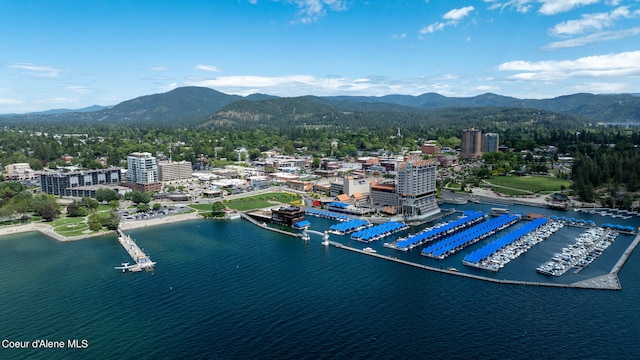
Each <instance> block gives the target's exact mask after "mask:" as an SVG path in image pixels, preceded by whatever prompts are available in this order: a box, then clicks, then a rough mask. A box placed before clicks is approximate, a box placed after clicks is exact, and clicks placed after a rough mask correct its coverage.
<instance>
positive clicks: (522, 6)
mask: <svg viewBox="0 0 640 360" xmlns="http://www.w3.org/2000/svg"><path fill="white" fill-rule="evenodd" d="M484 2H485V3H489V4H491V5H489V10H495V9H500V11H502V10H504V9H506V8H515V9H516V11H517V12H519V13H523V14H526V13H528V12H529V10H531V8H532V7H533V5H531V3H532V2H533V1H532V0H511V1H506V2H502V1H496V0H484Z"/></svg>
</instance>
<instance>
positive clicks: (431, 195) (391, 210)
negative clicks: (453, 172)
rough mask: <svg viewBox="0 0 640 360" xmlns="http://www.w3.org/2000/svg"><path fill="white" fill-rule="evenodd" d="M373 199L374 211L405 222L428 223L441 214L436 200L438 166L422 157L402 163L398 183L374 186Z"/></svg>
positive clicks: (370, 193) (399, 167) (371, 193)
mask: <svg viewBox="0 0 640 360" xmlns="http://www.w3.org/2000/svg"><path fill="white" fill-rule="evenodd" d="M369 199H370V201H371V204H372V205H373V207H374V208H377V209H382V210H383V211H384V212H385V213H388V214H394V215H395V214H398V215H402V216H403V217H404V218H405V220H417V219H424V218H427V217H429V216H431V215H434V214H437V213H439V212H440V208H439V207H438V202H437V199H436V162H435V161H434V160H423V159H420V158H419V157H412V158H409V159H408V160H407V161H406V162H403V163H400V165H399V166H398V173H397V176H396V181H395V183H391V182H388V181H382V182H379V183H375V184H371V190H370V192H369Z"/></svg>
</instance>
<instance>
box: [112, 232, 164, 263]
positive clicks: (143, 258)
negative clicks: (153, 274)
mask: <svg viewBox="0 0 640 360" xmlns="http://www.w3.org/2000/svg"><path fill="white" fill-rule="evenodd" d="M118 242H119V243H120V245H122V247H123V248H124V249H125V250H126V251H127V254H129V256H130V257H131V259H132V260H133V261H134V262H135V263H134V264H133V265H129V264H128V263H123V264H122V266H117V267H116V269H118V270H122V271H133V272H137V271H141V270H142V269H146V270H151V269H153V266H154V265H155V264H156V263H155V262H153V261H151V258H149V256H148V255H147V254H145V253H144V251H142V249H140V247H139V246H138V244H136V242H135V241H133V239H132V238H131V236H129V235H126V234H125V233H124V232H123V231H122V230H120V229H118Z"/></svg>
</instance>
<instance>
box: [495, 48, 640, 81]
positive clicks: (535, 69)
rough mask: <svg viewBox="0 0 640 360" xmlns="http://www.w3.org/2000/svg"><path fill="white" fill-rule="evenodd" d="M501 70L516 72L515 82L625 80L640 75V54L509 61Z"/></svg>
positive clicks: (502, 65)
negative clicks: (576, 79) (604, 78)
mask: <svg viewBox="0 0 640 360" xmlns="http://www.w3.org/2000/svg"><path fill="white" fill-rule="evenodd" d="M498 70H499V71H510V72H516V74H514V75H511V76H510V77H509V78H510V79H512V80H535V81H560V80H566V79H569V78H599V77H608V78H623V77H627V76H638V75H640V51H630V52H622V53H616V54H607V55H595V56H587V57H582V58H578V59H575V60H547V61H538V62H529V61H521V60H518V61H509V62H506V63H503V64H500V65H499V66H498Z"/></svg>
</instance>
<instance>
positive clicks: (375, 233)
mask: <svg viewBox="0 0 640 360" xmlns="http://www.w3.org/2000/svg"><path fill="white" fill-rule="evenodd" d="M475 207H478V205H476V206H475ZM505 209H506V208H505ZM508 210H509V212H507V213H505V214H501V215H498V216H496V217H493V218H490V219H489V220H487V219H488V217H487V215H486V214H485V213H483V212H482V211H476V210H463V211H455V210H454V209H444V211H447V212H449V213H451V214H453V213H455V212H460V213H461V214H462V215H461V216H459V217H458V218H456V219H454V220H450V221H448V222H446V223H439V224H436V225H433V226H431V227H427V228H424V229H423V230H422V231H420V232H418V233H417V234H415V235H410V236H406V237H400V238H397V239H396V240H391V241H389V242H387V243H384V244H382V246H380V247H378V246H367V247H365V248H363V249H358V248H354V247H352V246H351V245H350V244H347V243H344V242H341V241H335V240H329V236H330V235H340V233H339V232H335V231H332V230H330V229H331V228H332V227H333V229H334V230H335V229H336V227H335V225H343V224H345V223H348V222H350V221H352V220H351V219H349V220H347V221H346V222H344V223H338V224H330V223H329V222H330V221H340V220H337V219H332V218H331V216H322V217H319V219H318V220H316V221H319V222H320V223H322V224H325V225H324V226H321V228H325V229H327V230H324V231H316V230H312V229H311V227H315V226H316V223H315V221H314V222H311V223H310V227H309V228H306V229H305V230H304V232H303V233H301V234H300V233H287V232H283V231H278V232H282V233H283V234H284V233H286V234H287V235H290V236H294V237H302V238H303V239H304V240H305V242H310V239H311V237H310V236H309V235H310V234H317V235H319V236H322V239H323V240H322V242H321V244H322V245H331V246H333V247H336V248H340V249H346V250H351V251H355V252H359V253H363V254H367V255H371V256H375V257H379V258H384V259H386V260H390V261H394V262H398V263H402V264H407V265H411V266H414V267H418V268H422V269H426V270H431V271H436V272H442V273H447V274H453V275H459V276H463V277H468V278H474V279H478V280H483V281H489V282H495V283H502V284H513V285H532V286H550V287H569V288H588V289H608V290H620V289H621V285H620V283H619V281H618V278H617V272H618V271H619V270H620V268H621V267H622V264H623V263H624V261H625V259H626V258H627V257H628V256H629V255H630V254H631V252H632V251H633V249H634V248H635V247H636V246H637V244H638V242H640V240H638V237H636V238H635V240H634V241H633V242H631V243H630V244H628V248H627V249H626V251H625V252H624V255H622V254H621V256H622V257H621V258H619V259H616V260H617V261H618V262H617V264H616V267H615V268H614V269H613V270H608V271H607V272H606V273H602V272H601V270H598V271H596V272H595V273H594V272H593V271H590V272H589V274H592V273H594V276H589V275H587V276H586V277H585V276H582V274H580V275H578V272H580V271H582V270H583V269H586V268H587V267H588V266H589V265H590V262H592V261H593V260H595V257H593V258H585V259H584V260H585V261H587V262H589V263H587V262H585V261H583V262H578V263H577V264H576V265H575V266H574V267H573V268H574V269H575V270H576V271H574V275H570V276H575V277H576V278H575V280H573V281H572V280H571V278H568V277H562V279H563V280H561V281H560V282H557V281H545V280H543V279H539V280H519V279H508V278H496V277H493V276H491V275H486V276H485V275H482V274H480V273H476V272H471V273H470V272H469V271H462V270H458V268H456V267H455V266H452V265H454V263H455V262H456V261H461V262H463V264H464V265H466V267H468V268H471V269H478V270H489V273H492V274H493V273H497V271H498V270H501V269H502V268H503V267H504V266H505V265H506V264H508V263H509V262H512V261H513V260H515V259H516V258H518V257H519V256H520V255H522V254H524V253H526V252H527V251H529V249H532V248H533V247H534V245H536V244H539V243H542V242H543V241H544V240H546V239H547V238H549V237H551V236H552V235H553V234H555V233H556V232H559V230H561V229H563V228H564V227H567V226H568V229H580V228H585V229H587V230H590V229H599V230H598V231H612V232H614V233H616V232H615V231H613V230H611V229H609V228H607V229H605V228H602V227H599V226H598V225H596V223H595V222H594V221H592V220H589V219H574V218H565V217H558V216H555V215H549V216H548V217H544V216H543V215H539V214H528V215H526V216H525V214H524V212H523V211H522V210H520V211H514V209H508ZM552 214H554V213H553V212H552ZM362 221H364V220H362ZM473 222H475V223H474V224H473V225H470V223H473ZM328 223H329V224H328ZM392 223H394V222H393V221H388V222H386V223H383V224H382V225H384V226H385V227H382V226H381V225H377V226H373V227H367V228H365V229H363V230H359V231H356V232H354V233H353V234H354V235H356V234H358V232H360V231H363V232H366V234H367V236H368V237H365V238H363V239H369V240H356V239H354V238H353V237H352V238H351V239H352V240H356V241H359V242H364V243H372V242H373V241H375V240H378V239H381V238H384V237H387V236H392V235H394V234H395V233H397V232H399V231H402V230H404V229H406V228H408V226H406V225H404V224H402V223H398V224H394V225H396V226H398V228H399V229H400V230H396V231H395V232H394V231H389V230H390V229H391V228H393V225H390V224H392ZM355 224H356V223H355V222H353V223H351V224H350V225H349V226H346V227H345V229H346V228H350V227H351V226H353V225H355ZM465 224H466V225H465ZM446 225H448V226H451V225H453V226H451V228H449V229H448V230H451V229H454V228H457V227H458V226H460V225H465V226H462V227H461V228H458V230H457V231H454V232H453V233H452V232H448V231H444V233H446V235H442V237H441V238H444V240H442V241H440V243H441V244H440V245H439V247H440V248H441V249H440V250H438V251H443V249H447V250H446V251H444V252H442V253H441V254H442V255H440V256H439V257H438V256H428V255H426V256H425V254H424V251H425V250H426V249H430V248H432V247H433V246H436V245H438V244H433V245H431V246H429V247H426V248H425V249H423V250H422V251H421V252H420V253H418V254H416V255H423V256H424V257H426V258H427V259H428V258H433V259H434V260H437V261H443V262H442V264H443V265H436V264H433V265H430V264H425V263H422V262H421V261H416V260H417V259H415V258H413V255H411V256H409V258H413V260H409V259H402V258H400V257H399V256H398V255H396V256H390V255H388V254H385V252H382V253H381V251H380V248H389V249H393V250H402V249H401V248H399V247H398V246H397V244H398V243H400V244H403V242H402V241H405V240H407V239H410V241H409V242H408V243H411V241H414V242H415V243H414V245H413V246H411V247H407V250H402V251H403V252H402V253H401V254H404V253H409V251H408V250H411V249H413V248H415V247H418V246H420V245H424V244H426V243H427V242H422V243H419V242H420V240H417V241H416V240H415V239H420V238H414V237H415V236H416V235H418V234H422V233H428V232H429V231H437V229H440V228H443V227H444V226H446ZM516 225H517V226H516ZM607 225H611V224H607ZM261 227H263V228H264V226H261ZM387 227H388V228H387ZM510 227H514V230H512V231H510V232H508V233H507V234H505V235H502V236H501V237H500V238H495V237H496V236H497V235H499V234H501V232H502V231H503V230H505V229H508V228H510ZM614 227H617V228H619V229H625V230H628V231H626V232H624V233H625V234H628V235H635V234H636V232H635V231H631V229H633V227H629V226H624V225H616V226H614ZM337 228H338V229H340V227H339V226H338V227H337ZM267 229H268V230H272V229H270V228H267ZM374 229H375V230H374ZM445 229H447V228H445ZM445 229H443V230H445ZM567 231H568V230H567ZM570 233H573V231H569V232H566V233H565V234H570ZM628 235H627V236H628ZM576 237H579V234H576ZM487 238H489V239H493V240H490V241H489V242H488V243H486V244H484V245H482V246H481V247H480V248H478V249H476V250H474V251H473V252H470V253H468V254H467V255H466V256H463V255H461V254H456V253H457V252H459V251H460V250H462V249H464V248H467V247H470V246H472V245H474V244H475V243H477V242H480V241H483V240H485V239H487ZM561 238H566V235H562V236H561ZM627 238H628V237H627ZM574 240H575V238H574ZM557 241H558V240H557V239H556V240H554V241H553V242H554V243H556V242H557ZM626 241H627V240H625V242H624V243H625V244H626ZM494 242H495V244H493V245H491V244H492V243H494ZM602 245H603V244H601V246H602ZM624 246H626V245H624ZM483 248H484V250H482V251H481V252H479V253H478V254H483V255H482V256H480V257H481V258H484V260H480V261H478V262H473V261H469V260H474V257H469V256H470V255H471V253H475V252H477V251H479V250H480V249H483ZM536 248H537V247H536ZM617 248H618V249H619V248H620V247H619V246H618V247H617ZM617 251H620V250H616V252H617ZM434 254H436V255H437V254H438V253H436V252H434ZM454 254H455V256H451V257H452V258H453V259H454V260H451V259H447V260H445V258H447V257H449V256H450V255H454ZM474 256H475V257H476V259H477V256H479V255H474ZM467 257H469V258H467ZM464 258H467V261H466V262H464ZM607 258H609V259H610V256H607ZM491 260H493V261H491ZM425 261H427V260H425ZM430 261H431V260H428V261H427V263H428V262H430ZM608 261H610V260H608ZM538 264H539V263H538ZM536 266H538V265H534V266H532V267H531V270H533V273H534V274H535V273H538V274H540V275H541V276H544V275H545V274H542V273H540V272H538V271H536ZM597 268H599V269H601V268H602V265H599V266H597ZM514 269H515V268H511V270H510V271H507V274H515V272H514V271H513V270H514ZM507 276H510V275H507ZM518 277H520V276H518ZM524 277H525V278H531V277H532V276H524ZM553 278H559V276H555V277H553Z"/></svg>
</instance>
